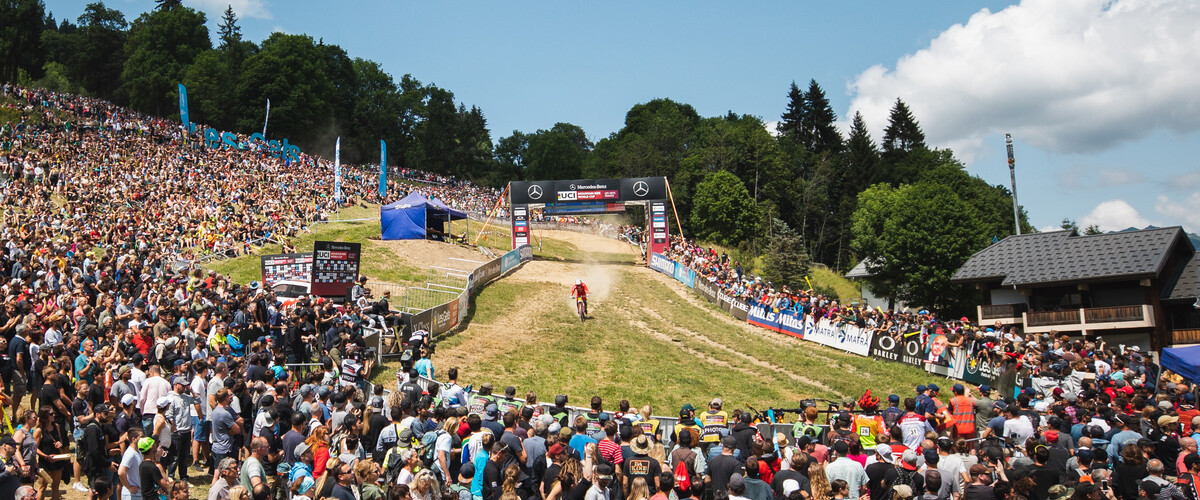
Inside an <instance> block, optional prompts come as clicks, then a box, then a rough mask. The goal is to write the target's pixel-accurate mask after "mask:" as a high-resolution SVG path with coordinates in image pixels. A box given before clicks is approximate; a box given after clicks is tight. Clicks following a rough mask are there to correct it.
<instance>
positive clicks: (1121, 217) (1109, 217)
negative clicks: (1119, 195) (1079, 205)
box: [1079, 200, 1150, 231]
mask: <svg viewBox="0 0 1200 500" xmlns="http://www.w3.org/2000/svg"><path fill="white" fill-rule="evenodd" d="M1092 224H1095V225H1097V226H1099V227H1100V230H1101V231H1120V230H1122V229H1126V228H1130V227H1136V228H1143V227H1146V226H1149V225H1150V221H1149V220H1147V219H1146V218H1145V217H1142V216H1141V214H1138V211H1137V209H1136V208H1133V206H1132V205H1130V204H1129V203H1128V202H1126V201H1125V200H1108V201H1105V202H1102V203H1100V204H1099V205H1096V208H1093V209H1092V211H1091V212H1088V214H1087V215H1084V216H1083V217H1080V218H1079V227H1081V228H1084V227H1088V226H1090V225H1092Z"/></svg>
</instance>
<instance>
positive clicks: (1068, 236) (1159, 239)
mask: <svg viewBox="0 0 1200 500" xmlns="http://www.w3.org/2000/svg"><path fill="white" fill-rule="evenodd" d="M1179 238H1184V233H1183V230H1182V229H1181V228H1179V227H1168V228H1161V229H1147V230H1143V231H1128V232H1122V233H1108V234H1100V235H1094V236H1075V235H1074V233H1072V232H1071V231H1055V232H1050V233H1033V234H1024V235H1020V236H1009V237H1007V238H1005V239H1003V240H1002V241H1000V242H999V243H996V244H994V245H992V246H990V247H988V248H985V249H983V250H981V251H979V252H978V253H976V254H975V255H972V256H971V258H970V259H967V262H966V263H965V264H963V266H962V267H961V268H959V269H958V271H957V272H955V273H954V276H953V277H952V278H951V281H955V282H980V281H993V280H1002V284H1003V285H1005V286H1019V285H1037V284H1053V283H1069V282H1078V281H1089V280H1101V279H1111V278H1149V277H1156V276H1158V275H1159V273H1161V272H1162V271H1163V266H1164V264H1165V262H1166V258H1167V256H1168V255H1169V254H1170V251H1171V248H1172V246H1173V245H1174V243H1175V241H1176V240H1177V239H1179ZM1185 244H1188V243H1185ZM1188 245H1189V246H1190V244H1188Z"/></svg>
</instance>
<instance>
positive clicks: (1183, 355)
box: [1159, 345, 1200, 383]
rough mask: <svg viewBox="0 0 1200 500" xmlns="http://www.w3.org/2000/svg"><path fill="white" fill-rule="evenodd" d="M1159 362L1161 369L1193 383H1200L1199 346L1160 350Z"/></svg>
mask: <svg viewBox="0 0 1200 500" xmlns="http://www.w3.org/2000/svg"><path fill="white" fill-rule="evenodd" d="M1160 358H1161V359H1159V361H1160V362H1161V364H1162V367H1163V368H1166V369H1168V370H1171V371H1173V372H1175V373H1178V374H1179V375H1180V376H1181V377H1183V378H1185V379H1188V381H1190V382H1193V383H1200V345H1193V346H1188V347H1168V348H1166V349H1163V350H1162V356H1160Z"/></svg>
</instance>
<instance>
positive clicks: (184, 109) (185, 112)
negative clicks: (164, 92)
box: [179, 83, 192, 132]
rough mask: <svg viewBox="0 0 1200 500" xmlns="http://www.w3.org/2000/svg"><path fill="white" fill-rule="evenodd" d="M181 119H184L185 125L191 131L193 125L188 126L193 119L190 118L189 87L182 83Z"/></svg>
mask: <svg viewBox="0 0 1200 500" xmlns="http://www.w3.org/2000/svg"><path fill="white" fill-rule="evenodd" d="M179 119H180V120H182V121H183V126H185V127H188V132H191V127H189V126H188V124H189V123H192V121H191V120H189V119H188V104H187V87H184V86H183V84H182V83H181V84H179Z"/></svg>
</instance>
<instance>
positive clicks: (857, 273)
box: [846, 259, 871, 279]
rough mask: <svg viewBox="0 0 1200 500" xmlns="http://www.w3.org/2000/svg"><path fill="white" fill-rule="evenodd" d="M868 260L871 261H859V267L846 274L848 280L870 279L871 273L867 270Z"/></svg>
mask: <svg viewBox="0 0 1200 500" xmlns="http://www.w3.org/2000/svg"><path fill="white" fill-rule="evenodd" d="M868 260H869V259H863V260H860V261H858V265H856V266H854V267H853V268H852V269H850V272H848V273H846V278H849V279H863V278H870V277H871V271H869V270H867V261H868Z"/></svg>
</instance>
